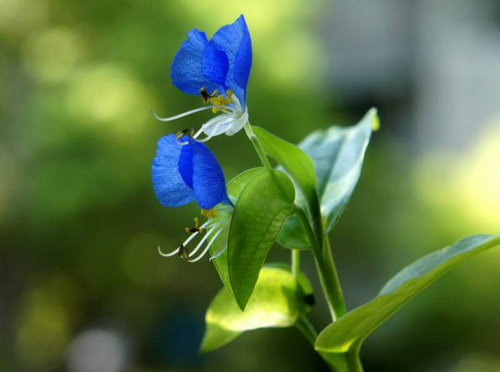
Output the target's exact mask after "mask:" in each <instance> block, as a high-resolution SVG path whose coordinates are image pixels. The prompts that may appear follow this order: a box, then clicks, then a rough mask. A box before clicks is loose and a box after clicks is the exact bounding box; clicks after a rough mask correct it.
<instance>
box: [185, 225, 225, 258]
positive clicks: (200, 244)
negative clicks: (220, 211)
mask: <svg viewBox="0 0 500 372" xmlns="http://www.w3.org/2000/svg"><path fill="white" fill-rule="evenodd" d="M219 226H220V223H218V224H215V225H214V226H212V227H211V228H210V230H209V231H207V233H206V234H205V236H204V237H203V238H202V239H201V240H200V242H199V243H198V245H197V246H196V248H195V249H193V251H192V252H191V253H190V254H189V257H192V256H193V255H195V254H196V252H198V251H199V250H200V248H201V246H202V245H203V243H205V241H206V240H207V239H208V238H209V237H210V235H212V233H213V232H214V231H215V230H216V229H217V227H219Z"/></svg>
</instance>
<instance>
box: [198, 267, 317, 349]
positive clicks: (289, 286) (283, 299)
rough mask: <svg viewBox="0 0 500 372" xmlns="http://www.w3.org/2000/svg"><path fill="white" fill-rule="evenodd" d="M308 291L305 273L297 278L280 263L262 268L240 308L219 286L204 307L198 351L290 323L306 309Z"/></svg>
mask: <svg viewBox="0 0 500 372" xmlns="http://www.w3.org/2000/svg"><path fill="white" fill-rule="evenodd" d="M311 293H312V287H311V284H310V283H309V281H308V280H307V278H306V277H305V275H303V274H301V275H300V279H299V281H297V280H296V279H295V278H294V277H293V276H292V274H291V273H290V268H289V267H288V268H287V267H283V266H282V265H280V266H266V267H264V268H262V270H261V271H260V274H259V278H258V280H257V283H256V285H255V290H254V292H253V294H252V296H251V297H250V300H249V301H248V304H247V306H246V308H245V311H244V312H243V311H242V310H240V308H239V307H238V305H237V303H236V302H235V300H234V297H233V296H232V295H231V294H230V293H229V292H228V291H227V289H222V290H221V291H220V292H219V293H218V294H217V296H216V297H215V299H214V300H213V301H212V303H211V304H210V307H209V308H208V310H207V314H206V317H205V318H206V327H207V328H206V332H205V336H204V338H203V342H202V346H201V349H202V351H203V352H208V351H212V350H214V349H217V348H219V347H221V346H224V345H225V344H227V343H228V342H230V341H231V340H233V339H234V338H235V337H237V336H238V335H240V334H241V333H242V332H245V331H249V330H252V329H258V328H265V327H289V326H292V325H294V324H295V322H296V321H297V319H298V318H299V317H300V316H302V315H304V314H305V313H306V312H307V311H308V310H309V306H308V305H307V304H306V302H305V296H306V295H308V294H311Z"/></svg>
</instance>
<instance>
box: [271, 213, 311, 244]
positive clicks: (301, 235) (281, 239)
mask: <svg viewBox="0 0 500 372" xmlns="http://www.w3.org/2000/svg"><path fill="white" fill-rule="evenodd" d="M277 241H278V243H279V244H280V245H282V246H283V247H286V248H290V249H302V250H306V249H311V243H310V242H309V238H308V237H307V233H306V231H305V228H304V225H303V224H302V221H301V220H300V218H298V217H297V216H296V215H294V214H292V215H291V216H290V217H288V218H287V220H286V221H285V224H284V225H283V227H282V228H281V231H280V233H279V234H278V239H277Z"/></svg>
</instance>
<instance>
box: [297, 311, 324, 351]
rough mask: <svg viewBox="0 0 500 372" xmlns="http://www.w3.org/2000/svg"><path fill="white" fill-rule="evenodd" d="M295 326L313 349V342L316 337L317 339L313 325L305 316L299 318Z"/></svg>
mask: <svg viewBox="0 0 500 372" xmlns="http://www.w3.org/2000/svg"><path fill="white" fill-rule="evenodd" d="M295 326H296V327H297V328H298V330H299V331H300V332H301V333H302V334H303V335H304V337H305V338H306V339H307V341H309V343H310V344H311V345H312V346H313V347H314V342H315V341H316V337H318V332H316V330H315V329H314V327H313V325H312V324H311V322H310V321H309V319H307V318H306V317H305V316H301V317H299V319H297V323H295Z"/></svg>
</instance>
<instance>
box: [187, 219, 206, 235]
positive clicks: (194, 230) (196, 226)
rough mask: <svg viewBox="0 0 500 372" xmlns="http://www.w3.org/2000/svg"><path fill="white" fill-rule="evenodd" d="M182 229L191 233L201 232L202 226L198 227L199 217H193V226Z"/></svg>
mask: <svg viewBox="0 0 500 372" xmlns="http://www.w3.org/2000/svg"><path fill="white" fill-rule="evenodd" d="M184 231H186V232H187V233H188V234H193V233H196V232H198V233H202V232H203V231H204V229H203V228H200V219H199V218H198V217H195V218H194V226H193V227H185V228H184Z"/></svg>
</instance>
